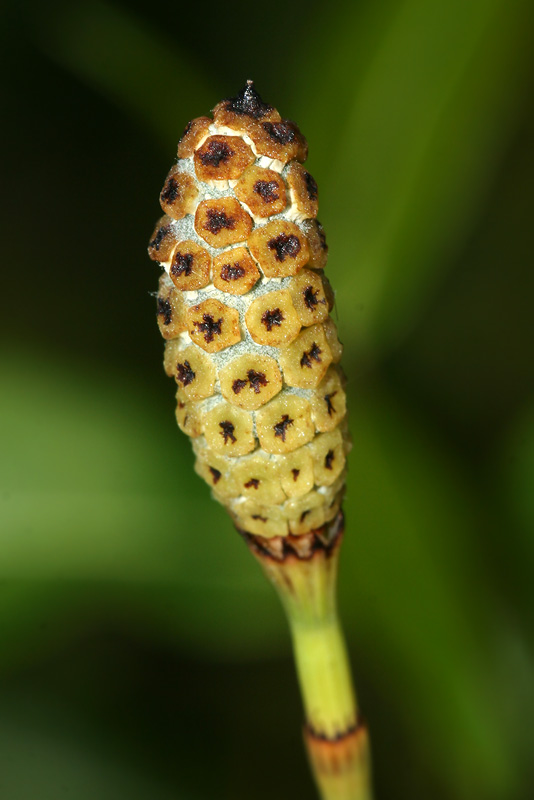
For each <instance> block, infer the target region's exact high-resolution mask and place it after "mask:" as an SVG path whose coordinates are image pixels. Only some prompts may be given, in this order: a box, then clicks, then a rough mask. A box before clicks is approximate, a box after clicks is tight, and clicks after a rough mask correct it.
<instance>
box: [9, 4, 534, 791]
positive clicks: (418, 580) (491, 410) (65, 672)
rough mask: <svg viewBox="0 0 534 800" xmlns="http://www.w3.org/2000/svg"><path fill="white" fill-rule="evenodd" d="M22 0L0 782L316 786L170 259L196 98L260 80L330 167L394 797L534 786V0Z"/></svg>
mask: <svg viewBox="0 0 534 800" xmlns="http://www.w3.org/2000/svg"><path fill="white" fill-rule="evenodd" d="M0 15H1V19H2V23H3V24H2V32H1V41H0V44H1V47H0V51H1V55H0V59H1V60H2V73H3V75H4V79H3V89H4V101H3V103H2V105H3V107H4V110H5V114H4V123H3V125H2V129H1V136H2V140H3V141H2V153H3V156H4V158H3V161H4V167H3V173H4V178H3V180H2V189H3V207H2V216H1V220H2V226H3V231H2V242H3V247H4V264H3V269H2V290H1V302H2V313H1V323H0V324H1V326H2V342H1V353H2V362H1V393H0V429H1V432H0V442H1V444H0V448H1V449H0V452H1V459H0V765H1V766H0V796H1V797H2V798H3V799H4V798H5V800H59V798H75V800H94V798H99V800H122V799H123V798H124V800H126V799H127V800H146V798H150V800H171V798H172V800H213V799H214V798H216V799H218V798H221V800H225V799H228V800H230V798H231V799H232V800H245V798H246V799H247V800H250V798H254V800H267V798H279V799H280V800H290V799H291V800H294V798H310V800H311V798H313V797H314V796H315V795H314V789H313V787H312V784H311V780H310V778H309V776H308V770H307V766H306V763H305V758H304V754H303V748H302V744H301V733H300V725H301V720H302V712H301V707H300V700H299V697H298V693H297V686H296V679H295V676H294V669H293V664H292V660H291V654H290V645H289V637H288V632H287V630H286V624H285V620H284V618H283V614H282V611H281V608H280V607H279V605H278V601H277V599H276V597H275V596H274V593H273V591H272V590H271V588H270V587H269V586H268V585H267V583H266V582H265V581H264V579H263V577H262V575H261V574H260V572H259V569H258V567H257V565H256V564H255V563H254V562H253V560H252V559H251V557H250V555H249V554H248V552H247V551H246V548H245V547H244V545H243V543H242V542H241V541H240V540H239V538H238V536H237V535H236V534H235V533H234V532H233V530H232V526H231V524H230V522H229V520H228V519H227V518H226V516H225V514H224V512H223V510H222V509H221V508H220V507H218V506H216V504H214V503H213V502H211V501H210V499H209V493H208V490H207V488H206V486H205V485H204V484H203V483H202V482H201V481H200V479H199V478H197V477H196V476H195V475H194V473H193V470H192V455H191V452H190V446H189V443H188V441H187V440H186V439H185V437H184V436H183V435H182V434H181V433H180V432H179V431H178V429H177V427H176V425H175V422H174V415H173V409H174V389H173V386H172V384H171V382H169V381H168V379H166V378H165V376H164V374H163V370H162V366H161V361H162V342H161V340H160V337H159V333H158V331H157V328H156V325H155V319H154V311H155V309H154V300H153V298H152V297H151V296H150V292H152V291H153V290H154V289H155V288H156V284H157V277H158V272H159V270H158V269H157V268H156V267H155V266H154V264H152V263H151V262H150V261H149V260H148V258H147V256H146V244H147V240H148V237H149V235H150V233H151V231H152V227H153V223H154V222H155V220H156V218H157V217H158V216H159V214H160V211H159V207H158V192H159V190H160V187H161V185H162V183H163V179H164V177H165V175H166V172H167V170H168V168H169V167H170V165H171V163H172V161H173V159H174V157H175V147H176V142H177V139H178V137H179V135H180V133H181V131H182V129H183V127H184V125H185V123H186V122H187V121H188V120H189V119H190V118H192V117H195V116H199V115H202V114H205V113H207V112H208V110H209V109H210V108H212V107H213V105H214V104H215V103H216V102H217V101H218V100H220V99H221V98H222V97H226V96H229V95H232V94H235V93H236V92H237V91H238V90H239V89H240V88H241V86H242V84H243V82H244V80H245V79H246V78H253V79H254V80H255V81H256V85H257V87H258V89H259V91H260V93H261V94H262V95H263V96H264V98H265V99H266V100H267V101H269V102H271V103H273V104H275V105H276V106H278V108H279V109H280V111H281V112H282V115H284V116H288V117H290V118H292V119H294V120H296V121H297V122H298V124H299V125H300V127H301V129H302V130H303V132H304V133H305V135H306V136H307V138H308V140H309V143H310V158H309V161H308V165H309V169H310V170H311V172H312V173H313V174H314V176H315V178H316V179H317V181H318V184H319V187H320V193H321V194H320V200H321V214H320V218H321V221H322V222H323V224H324V226H325V228H326V231H327V235H328V240H329V244H330V261H329V266H328V274H329V277H330V279H331V281H332V284H333V285H334V287H335V288H336V289H337V293H338V294H337V312H336V316H337V321H338V324H339V328H340V333H341V338H342V340H343V341H344V342H345V346H346V349H345V359H344V365H345V369H346V372H347V374H348V376H349V379H350V395H351V409H350V411H351V428H352V433H353V437H354V450H353V453H352V456H351V469H350V480H349V490H348V496H347V501H346V514H347V520H348V526H347V528H348V529H347V536H346V540H345V544H344V548H343V552H342V556H343V557H342V566H341V576H340V578H341V581H340V582H341V586H340V605H341V612H342V616H343V619H344V624H345V628H346V631H347V635H348V639H349V643H350V648H351V655H352V659H353V664H354V668H355V674H356V678H357V684H358V687H359V694H360V699H361V703H362V707H363V710H364V713H365V715H366V717H367V719H368V720H369V724H370V729H371V734H372V740H373V748H374V767H375V778H376V787H377V797H378V800H387V798H410V800H428V798H433V800H452V799H453V798H454V799H455V800H468V799H469V800H527V799H528V798H531V797H532V796H534V767H533V763H534V758H533V753H534V726H533V723H532V720H533V718H534V690H533V682H532V668H533V661H534V653H533V621H534V597H533V591H532V586H533V577H534V570H533V561H534V534H533V528H534V493H533V480H534V392H533V390H534V359H533V356H532V351H533V346H532V343H533V342H534V314H533V313H532V308H533V305H534V270H533V264H532V238H533V236H532V233H533V228H534V226H533V224H532V212H533V208H534V203H533V199H534V198H533V186H534V157H533V148H532V141H533V133H534V104H533V103H532V95H531V90H532V82H533V81H532V78H533V69H532V68H533V61H534V55H533V53H532V47H531V43H532V35H533V31H534V25H533V19H532V6H531V3H530V0H448V2H445V1H443V2H441V0H381V1H379V2H377V1H376V0H358V1H357V2H350V0H345V2H338V3H332V4H328V5H326V6H325V4H324V3H322V2H317V1H316V0H312V1H309V2H306V3H288V2H287V0H271V2H269V3H268V4H257V5H254V4H252V3H245V2H242V1H241V0H235V2H232V3H224V2H221V0H204V2H203V3H200V2H199V3H188V4H185V3H180V2H173V3H171V2H168V0H160V2H159V3H158V4H155V3H149V2H148V1H147V0H135V1H134V2H130V3H127V2H113V3H111V2H110V3H105V2H92V1H91V0H87V1H86V2H50V3H44V2H41V3H39V2H36V0H34V2H31V0H30V2H24V0H19V1H18V2H17V3H14V2H11V3H9V2H8V3H7V4H6V3H4V4H3V7H2V10H1V11H0Z"/></svg>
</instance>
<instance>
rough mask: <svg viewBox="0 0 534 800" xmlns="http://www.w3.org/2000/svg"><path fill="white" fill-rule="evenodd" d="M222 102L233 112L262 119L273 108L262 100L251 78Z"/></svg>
mask: <svg viewBox="0 0 534 800" xmlns="http://www.w3.org/2000/svg"><path fill="white" fill-rule="evenodd" d="M223 102H224V104H225V105H226V107H227V108H228V109H229V110H232V111H233V112H234V113H235V114H243V115H244V116H247V117H253V118H254V119H264V118H265V117H267V116H268V115H269V113H270V112H271V111H273V110H274V109H273V106H270V105H269V104H268V103H265V102H264V101H263V100H262V98H261V96H260V95H259V93H258V92H257V90H256V88H255V86H254V81H251V80H248V81H247V82H246V84H245V85H244V87H243V88H242V89H241V91H240V92H239V93H238V94H237V95H236V96H235V97H230V98H228V99H227V100H225V101H223Z"/></svg>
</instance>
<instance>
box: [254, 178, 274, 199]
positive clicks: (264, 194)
mask: <svg viewBox="0 0 534 800" xmlns="http://www.w3.org/2000/svg"><path fill="white" fill-rule="evenodd" d="M254 191H255V192H256V194H259V196H260V197H261V199H262V200H263V201H264V202H266V203H273V202H274V201H275V200H278V198H279V197H280V193H279V191H278V184H277V182H276V181H256V183H255V184H254Z"/></svg>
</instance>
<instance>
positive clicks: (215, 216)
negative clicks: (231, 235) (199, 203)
mask: <svg viewBox="0 0 534 800" xmlns="http://www.w3.org/2000/svg"><path fill="white" fill-rule="evenodd" d="M207 216H208V219H207V222H206V224H205V226H204V227H205V229H206V230H208V231H209V232H210V233H213V234H217V233H220V232H221V231H222V230H223V229H224V228H228V229H229V230H231V229H232V228H235V219H232V217H229V216H228V215H227V214H225V213H224V211H218V210H217V209H216V208H208V213H207Z"/></svg>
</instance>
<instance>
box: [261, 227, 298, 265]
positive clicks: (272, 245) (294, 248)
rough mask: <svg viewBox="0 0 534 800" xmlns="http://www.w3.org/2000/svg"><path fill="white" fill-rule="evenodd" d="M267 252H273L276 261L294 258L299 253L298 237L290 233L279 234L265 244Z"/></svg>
mask: <svg viewBox="0 0 534 800" xmlns="http://www.w3.org/2000/svg"><path fill="white" fill-rule="evenodd" d="M267 247H268V248H269V250H274V252H275V257H276V260H277V261H284V260H285V259H286V258H288V257H289V258H295V256H296V255H297V254H298V253H299V252H300V241H299V238H298V236H295V235H294V234H293V233H290V234H289V236H288V235H287V233H281V234H280V235H279V236H276V237H275V238H274V239H270V240H269V241H268V242H267Z"/></svg>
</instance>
